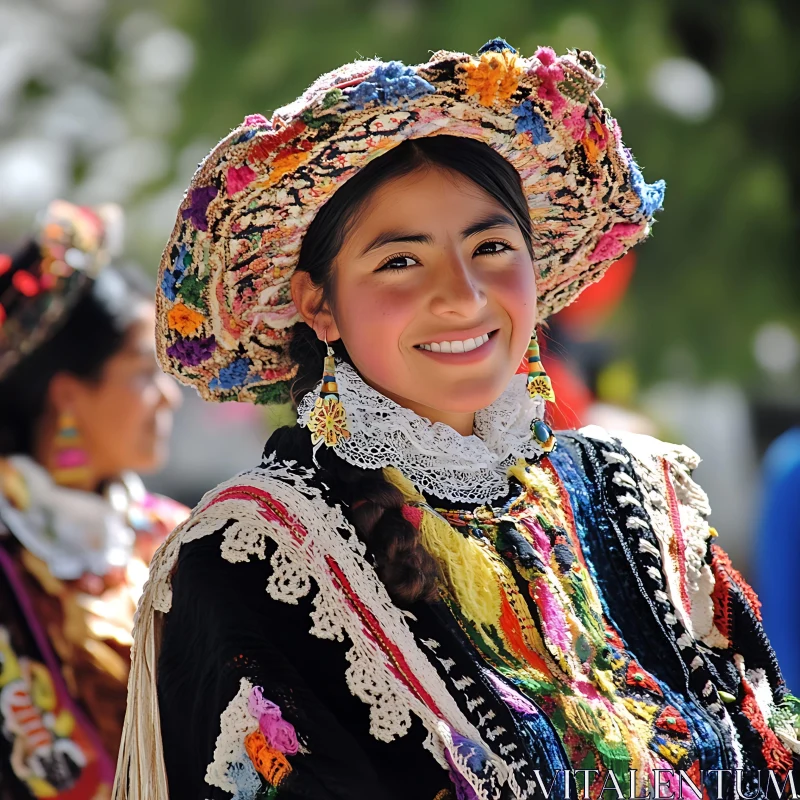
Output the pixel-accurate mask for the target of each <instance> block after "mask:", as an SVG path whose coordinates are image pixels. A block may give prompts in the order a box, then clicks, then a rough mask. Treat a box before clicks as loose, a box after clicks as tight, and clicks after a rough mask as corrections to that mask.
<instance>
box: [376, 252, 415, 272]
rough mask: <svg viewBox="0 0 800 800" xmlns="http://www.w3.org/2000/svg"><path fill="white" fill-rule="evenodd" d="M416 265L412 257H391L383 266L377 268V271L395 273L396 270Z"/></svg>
mask: <svg viewBox="0 0 800 800" xmlns="http://www.w3.org/2000/svg"><path fill="white" fill-rule="evenodd" d="M416 264H417V262H416V261H415V260H414V258H413V257H412V256H392V257H391V258H390V259H389V260H388V261H384V262H383V264H381V265H380V267H378V270H377V271H378V272H380V271H381V270H392V271H394V272H396V271H398V270H402V269H408V268H409V267H414V266H416Z"/></svg>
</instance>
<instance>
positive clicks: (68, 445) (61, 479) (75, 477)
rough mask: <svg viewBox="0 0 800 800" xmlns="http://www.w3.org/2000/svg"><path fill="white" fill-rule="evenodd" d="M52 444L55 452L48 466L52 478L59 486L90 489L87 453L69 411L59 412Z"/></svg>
mask: <svg viewBox="0 0 800 800" xmlns="http://www.w3.org/2000/svg"><path fill="white" fill-rule="evenodd" d="M53 446H54V448H55V452H54V454H53V462H52V466H51V468H50V474H51V475H52V476H53V480H54V481H55V482H56V483H57V484H58V485H59V486H68V487H70V488H73V489H87V490H88V489H90V488H91V479H92V471H91V469H90V468H89V453H88V452H87V450H86V448H85V446H84V444H83V438H82V437H81V434H80V431H79V430H78V424H77V422H76V420H75V417H74V416H73V415H72V413H70V412H69V411H62V412H61V414H59V417H58V430H57V431H56V437H55V441H54V443H53Z"/></svg>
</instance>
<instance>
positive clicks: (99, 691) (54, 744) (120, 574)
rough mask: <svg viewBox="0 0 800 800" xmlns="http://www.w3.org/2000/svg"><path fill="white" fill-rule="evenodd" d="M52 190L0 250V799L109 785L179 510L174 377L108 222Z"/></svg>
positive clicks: (87, 792)
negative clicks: (117, 259) (139, 645)
mask: <svg viewBox="0 0 800 800" xmlns="http://www.w3.org/2000/svg"><path fill="white" fill-rule="evenodd" d="M103 211H104V210H102V209H101V210H92V209H87V208H78V207H76V206H72V205H70V204H68V203H64V202H61V201H58V202H55V203H53V204H52V205H51V206H50V207H49V209H48V210H47V213H46V215H45V219H44V222H43V224H42V227H41V231H40V233H39V235H38V236H37V237H36V238H35V239H33V240H31V242H30V243H29V244H27V245H26V246H25V247H24V248H23V249H22V250H21V251H20V252H19V253H18V254H17V255H15V256H14V257H13V258H12V257H11V256H0V271H2V275H0V319H1V320H2V324H1V325H0V722H1V723H2V734H0V798H2V799H3V800H8V799H10V798H13V800H22V799H23V798H25V799H27V798H32V797H59V798H61V797H63V798H74V800H83V799H84V798H85V799H86V800H89V799H90V798H96V797H103V796H108V794H109V793H110V791H111V784H112V781H113V776H114V762H113V760H112V759H113V757H114V756H115V755H116V752H117V750H118V748H119V741H120V735H121V731H122V722H123V718H124V713H125V696H126V695H125V691H126V685H127V678H128V670H129V667H130V663H129V658H130V646H131V643H132V640H131V635H130V632H131V629H132V627H133V614H134V611H135V608H136V602H137V600H138V597H139V594H140V593H141V589H142V585H143V583H144V581H145V579H146V577H147V564H148V563H149V561H150V558H151V556H152V553H153V551H154V550H155V549H156V547H157V546H158V545H159V544H160V543H161V541H163V539H164V538H165V537H166V535H167V534H168V533H169V532H170V531H171V530H172V528H173V527H174V526H175V525H176V524H177V523H178V522H180V521H181V520H182V519H184V518H185V516H186V509H184V508H183V507H181V506H179V505H178V504H175V503H173V502H172V501H169V500H167V499H166V498H159V497H153V496H151V495H148V494H147V493H146V492H145V491H144V487H143V486H142V483H141V481H140V480H139V479H138V478H137V477H136V474H135V473H134V472H132V470H143V471H147V470H152V469H154V468H155V467H157V466H158V465H159V464H160V463H161V461H162V460H163V458H164V455H165V449H166V445H167V436H168V434H169V431H170V426H171V415H172V409H173V407H174V405H175V403H176V401H177V400H178V398H179V395H178V393H177V392H178V390H177V387H176V386H175V385H174V384H173V383H172V381H171V379H170V378H168V377H167V376H165V375H164V374H163V373H161V372H160V370H159V369H158V365H157V362H156V359H155V352H154V348H153V330H154V309H153V304H152V301H151V300H150V299H148V298H147V295H146V293H145V292H144V291H142V289H141V288H137V287H136V285H135V284H134V283H133V282H132V280H131V278H129V277H126V276H124V275H123V273H121V272H118V271H116V270H114V269H113V268H111V267H107V268H105V269H103V267H104V264H105V262H106V261H108V259H109V256H110V248H111V239H112V238H113V228H114V221H113V219H112V218H111V217H108V216H107V215H104V214H103Z"/></svg>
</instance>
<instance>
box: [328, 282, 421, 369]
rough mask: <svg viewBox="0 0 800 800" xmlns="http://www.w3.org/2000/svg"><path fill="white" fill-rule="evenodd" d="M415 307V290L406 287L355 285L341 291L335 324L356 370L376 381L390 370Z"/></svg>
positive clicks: (417, 301)
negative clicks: (355, 286)
mask: <svg viewBox="0 0 800 800" xmlns="http://www.w3.org/2000/svg"><path fill="white" fill-rule="evenodd" d="M418 309H419V300H418V298H417V293H416V292H415V291H413V290H410V289H407V288H400V287H397V286H391V287H380V288H374V289H373V288H371V289H369V290H365V289H361V290H359V289H357V288H356V289H353V290H351V291H348V292H347V294H346V295H344V293H343V296H342V297H341V300H340V301H339V302H337V311H338V312H339V313H338V314H337V325H338V327H339V333H340V334H341V337H342V341H343V342H344V345H345V347H346V348H347V352H348V353H349V354H350V356H351V358H352V359H353V361H354V363H355V364H356V366H357V367H358V368H359V370H361V371H362V372H364V373H365V374H368V375H370V376H373V377H374V379H375V380H380V376H381V375H383V374H391V373H392V371H393V363H394V361H395V359H399V358H400V342H401V340H402V337H403V333H404V331H405V330H406V329H407V328H408V326H409V325H410V324H411V322H412V321H413V319H414V317H415V315H416V314H417V312H418ZM338 318H340V319H341V323H339V322H338Z"/></svg>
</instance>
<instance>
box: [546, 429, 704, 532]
mask: <svg viewBox="0 0 800 800" xmlns="http://www.w3.org/2000/svg"><path fill="white" fill-rule="evenodd" d="M559 438H560V439H562V440H563V441H564V443H565V444H566V445H567V449H568V450H569V451H570V452H571V453H572V455H573V460H576V461H578V462H579V465H580V466H581V467H582V468H584V469H585V468H586V466H587V463H588V461H589V460H591V462H592V463H593V464H594V466H595V469H597V470H598V471H602V472H606V473H608V474H609V475H610V476H611V479H612V480H616V481H617V482H618V483H620V482H621V483H625V478H623V477H621V474H620V473H631V477H632V478H634V480H636V481H637V482H638V483H639V484H640V487H641V489H643V490H645V492H646V493H647V494H648V496H649V499H651V500H653V501H655V502H657V503H659V504H660V502H661V501H663V502H664V503H667V504H669V503H670V502H673V503H678V504H679V505H681V506H685V507H687V508H691V509H692V510H693V511H694V512H695V513H697V514H698V515H700V516H701V517H703V518H707V517H708V516H709V515H710V513H711V508H710V506H709V503H708V496H707V495H706V493H705V492H704V491H703V489H702V488H701V487H700V485H699V484H698V483H697V482H696V481H695V480H694V478H693V473H694V470H695V469H696V468H697V467H698V466H699V464H700V462H701V458H700V456H699V455H698V454H697V453H696V452H695V451H694V450H692V449H691V448H690V447H687V446H686V445H683V444H673V443H671V442H666V441H662V440H661V439H657V438H655V437H654V436H648V435H646V434H640V433H630V432H627V431H613V432H611V431H608V430H606V429H605V428H601V427H599V426H597V425H589V426H586V427H584V428H580V429H578V430H569V431H563V432H560V433H559ZM654 492H655V494H656V495H657V496H658V498H657V499H656V497H654V496H653V493H654Z"/></svg>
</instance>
